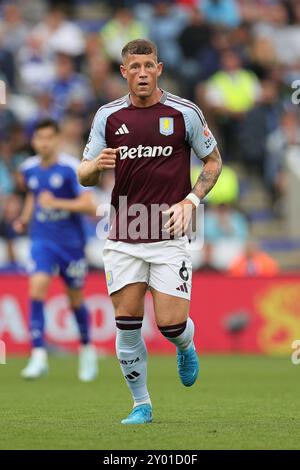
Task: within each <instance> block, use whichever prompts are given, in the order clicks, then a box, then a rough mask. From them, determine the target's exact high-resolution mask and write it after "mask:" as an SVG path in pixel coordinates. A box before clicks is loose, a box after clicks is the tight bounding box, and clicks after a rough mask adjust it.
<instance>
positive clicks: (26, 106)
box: [0, 0, 300, 274]
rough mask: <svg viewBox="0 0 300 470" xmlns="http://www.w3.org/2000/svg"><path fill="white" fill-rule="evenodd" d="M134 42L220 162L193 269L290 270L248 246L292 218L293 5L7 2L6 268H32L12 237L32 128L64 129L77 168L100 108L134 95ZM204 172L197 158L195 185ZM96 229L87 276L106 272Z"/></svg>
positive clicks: (3, 58) (198, 0) (1, 187)
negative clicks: (160, 70) (41, 124)
mask: <svg viewBox="0 0 300 470" xmlns="http://www.w3.org/2000/svg"><path fill="white" fill-rule="evenodd" d="M139 37H144V38H150V39H152V40H153V41H154V42H155V43H156V44H157V46H158V51H159V59H160V60H161V61H163V62H164V67H165V68H164V74H163V77H162V79H161V82H160V84H161V87H162V88H164V89H166V90H168V91H171V92H173V93H175V94H179V95H181V96H183V97H185V98H189V99H192V100H193V101H195V102H196V103H197V104H198V105H199V106H200V107H201V109H202V110H203V112H204V114H205V116H206V118H207V120H208V122H209V125H210V128H211V129H212V131H213V132H214V134H215V136H216V138H217V140H218V144H219V147H220V149H221V153H222V157H223V160H224V170H223V173H222V176H221V178H220V180H219V182H218V184H217V186H216V187H215V189H214V190H213V191H212V193H211V194H210V195H209V197H208V198H207V201H206V202H207V208H206V211H205V214H206V215H205V242H206V243H205V248H204V249H203V250H201V251H200V250H199V251H195V252H194V255H193V256H194V262H195V266H196V268H199V269H205V270H207V271H208V270H212V271H218V270H229V272H232V273H233V274H247V273H248V274H259V273H262V274H273V273H276V272H277V271H278V270H279V268H285V266H280V262H279V264H278V263H277V262H276V261H274V260H273V259H272V257H271V256H270V254H267V253H266V252H265V251H268V245H267V244H266V245H265V248H266V250H265V249H261V247H259V245H258V244H257V243H256V241H253V237H252V235H253V233H254V234H255V225H256V224H257V223H259V222H261V219H262V218H267V219H268V221H269V220H271V222H272V221H275V223H276V220H278V219H279V220H282V219H283V220H284V218H285V217H286V205H285V203H284V201H285V198H286V193H287V192H288V190H289V185H288V183H287V176H286V155H287V152H288V149H290V148H298V146H299V145H300V128H299V115H298V108H297V106H296V105H295V104H293V103H292V100H291V96H292V93H293V91H294V90H293V89H292V84H293V82H294V81H295V80H296V79H297V77H299V74H300V2H299V1H297V0H286V1H276V0H253V1H251V2H250V1H247V0H177V1H175V0H174V1H171V0H152V1H150V0H148V1H134V0H131V1H130V0H127V1H125V0H124V1H100V0H98V1H97V0H94V1H93V0H73V1H68V2H61V1H48V2H47V1H43V0H23V1H2V2H1V5H0V79H1V80H3V81H4V82H5V84H6V104H1V105H0V240H1V241H0V267H1V268H2V269H5V270H8V269H10V270H22V269H23V267H24V265H25V264H26V262H25V260H26V256H27V254H26V253H27V245H28V240H27V238H24V237H22V238H21V239H20V238H19V237H18V236H17V235H16V233H14V231H13V228H12V222H13V220H14V219H15V218H16V217H17V216H18V214H19V213H20V210H21V208H22V202H23V197H24V194H22V192H21V191H20V190H19V189H18V185H17V168H18V165H19V164H20V163H21V162H22V161H23V160H24V159H26V158H27V157H28V156H30V155H32V154H33V150H32V149H31V147H30V139H31V136H32V132H33V129H34V126H35V123H36V122H37V121H38V120H39V119H41V118H44V117H52V118H55V119H57V120H58V121H59V122H60V124H61V134H62V139H61V150H62V151H64V152H67V153H70V154H72V155H75V156H76V157H78V158H81V155H82V151H83V147H84V145H85V142H86V140H87V137H88V133H89V129H90V125H91V121H92V118H93V115H94V114H95V112H96V110H97V109H98V107H99V106H101V105H102V104H105V103H107V102H109V101H112V100H114V99H116V98H118V97H120V96H122V95H124V94H125V93H126V92H127V87H126V82H125V81H124V80H123V79H122V78H121V77H120V74H119V64H120V60H121V57H120V51H121V48H122V46H123V45H124V44H125V43H126V42H128V41H129V40H132V39H135V38H139ZM299 85H300V83H299ZM199 171H200V164H199V161H198V160H197V159H196V158H193V166H192V174H191V178H192V181H193V182H194V181H195V180H196V178H197V176H198V174H199ZM252 183H253V184H252ZM112 186H113V174H111V173H109V172H107V173H106V174H105V175H104V177H103V178H102V181H101V183H100V184H99V187H98V188H96V196H97V200H98V202H99V203H101V202H109V200H110V191H111V188H112ZM253 188H258V191H260V194H262V199H263V200H265V201H266V203H265V206H264V207H263V210H261V205H260V206H259V207H260V211H257V210H256V206H255V194H254V195H253V191H254V192H255V189H254V190H253ZM249 201H250V202H249ZM252 201H254V202H253V204H254V205H253V204H252ZM260 202H261V201H260ZM96 224H97V220H96V219H95V220H88V221H87V224H86V227H87V232H88V236H89V240H90V241H89V245H88V257H89V262H90V265H91V267H101V259H100V254H99V259H98V260H96V259H95V258H96V256H95V250H99V248H98V246H99V245H98V240H97V239H96V237H95V229H96ZM253 227H254V230H253ZM268 235H270V236H271V237H272V223H271V228H270V232H268ZM263 248H264V246H263ZM89 253H90V254H89ZM271 254H272V253H271ZM275 258H276V256H275Z"/></svg>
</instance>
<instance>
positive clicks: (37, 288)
mask: <svg viewBox="0 0 300 470" xmlns="http://www.w3.org/2000/svg"><path fill="white" fill-rule="evenodd" d="M49 283H50V276H49V275H47V274H43V273H40V274H35V275H33V276H32V277H31V278H30V283H29V295H30V298H31V299H33V300H40V301H44V300H45V299H46V296H47V291H48V287H49Z"/></svg>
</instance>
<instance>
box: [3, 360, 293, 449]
mask: <svg viewBox="0 0 300 470" xmlns="http://www.w3.org/2000/svg"><path fill="white" fill-rule="evenodd" d="M25 362H26V361H25V360H24V359H13V358H8V361H7V364H6V365H5V366H4V365H0V410H1V411H0V422H1V438H0V449H105V450H114V449H146V450H154V449H155V450H156V449H157V450H166V449H176V450H177V449H186V450H188V449H199V450H201V449H299V448H300V365H299V366H294V365H292V363H291V361H290V359H289V358H280V359H279V358H266V357H250V356H222V357H220V356H209V357H203V358H202V359H201V376H200V380H198V381H197V383H196V384H195V385H194V386H193V387H191V388H185V387H183V386H182V385H181V384H180V382H179V379H178V377H177V371H176V359H175V356H172V357H159V356H154V357H153V356H150V358H149V373H148V377H149V378H148V383H149V390H150V393H151V397H152V402H153V407H154V422H153V423H152V424H147V425H143V426H124V425H121V424H120V420H121V419H122V418H124V417H125V416H127V414H128V412H129V411H130V408H131V399H130V397H129V391H128V389H127V386H126V384H125V382H124V379H123V378H122V376H121V372H120V369H119V365H118V363H117V361H116V359H115V358H111V357H109V358H105V359H102V360H101V361H100V375H99V377H98V379H97V380H96V381H95V382H94V383H91V384H83V383H80V382H79V381H78V380H77V358H76V357H61V358H60V357H59V358H58V357H55V356H52V357H50V374H49V375H48V376H47V377H44V378H42V379H40V380H39V381H35V382H25V381H23V380H22V379H21V378H20V376H19V372H20V370H21V369H22V367H23V366H24V365H25Z"/></svg>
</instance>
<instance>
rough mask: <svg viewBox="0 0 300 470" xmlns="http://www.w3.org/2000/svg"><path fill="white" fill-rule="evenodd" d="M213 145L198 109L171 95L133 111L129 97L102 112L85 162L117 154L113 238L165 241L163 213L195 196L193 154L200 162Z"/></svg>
mask: <svg viewBox="0 0 300 470" xmlns="http://www.w3.org/2000/svg"><path fill="white" fill-rule="evenodd" d="M215 145H216V141H215V139H214V136H213V135H212V133H211V132H210V130H209V128H208V126H207V124H206V122H205V119H204V117H203V114H202V112H201V111H200V109H199V108H198V107H197V106H196V105H195V104H194V103H192V102H191V101H188V100H185V99H183V98H180V97H178V96H175V95H173V94H171V93H168V92H165V91H164V92H163V94H162V96H161V99H160V101H159V102H158V103H156V104H154V105H153V106H149V107H143V108H141V107H136V106H134V105H133V104H132V103H131V101H130V97H129V95H126V96H124V97H122V98H120V99H118V100H116V101H113V102H111V103H109V104H107V105H105V106H102V107H101V108H100V109H99V110H98V112H97V113H96V115H95V118H94V121H93V124H92V129H91V133H90V136H89V139H88V142H87V145H86V147H85V150H84V155H83V156H84V159H86V160H92V159H94V158H96V157H97V156H98V155H99V154H100V153H101V150H102V149H104V148H118V149H119V151H118V154H117V161H116V168H115V186H114V188H113V191H112V198H111V206H112V207H113V209H114V210H113V211H111V219H110V233H109V238H110V239H111V240H122V241H126V242H131V243H134V242H140V243H141V242H143V243H145V242H153V241H160V240H163V239H165V234H164V233H163V232H164V231H163V230H162V219H161V213H162V211H163V210H166V209H167V208H168V207H170V206H172V205H173V204H175V203H177V202H179V201H181V200H182V199H184V198H185V197H186V196H187V194H188V193H189V192H190V190H191V183H190V155H191V149H193V150H194V152H195V154H196V155H197V156H198V157H199V158H200V159H201V158H204V157H206V156H207V155H208V154H210V153H211V152H212V150H213V149H214V147H215ZM157 214H158V215H157Z"/></svg>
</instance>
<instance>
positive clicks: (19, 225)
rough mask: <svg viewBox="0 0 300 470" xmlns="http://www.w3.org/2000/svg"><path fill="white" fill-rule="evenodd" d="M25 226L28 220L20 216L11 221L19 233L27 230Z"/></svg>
mask: <svg viewBox="0 0 300 470" xmlns="http://www.w3.org/2000/svg"><path fill="white" fill-rule="evenodd" d="M27 227H28V222H27V221H26V220H25V219H23V218H22V217H19V218H18V219H16V220H15V221H14V223H13V229H14V231H15V232H16V233H18V234H19V235H22V234H23V233H25V232H26V230H27Z"/></svg>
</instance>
